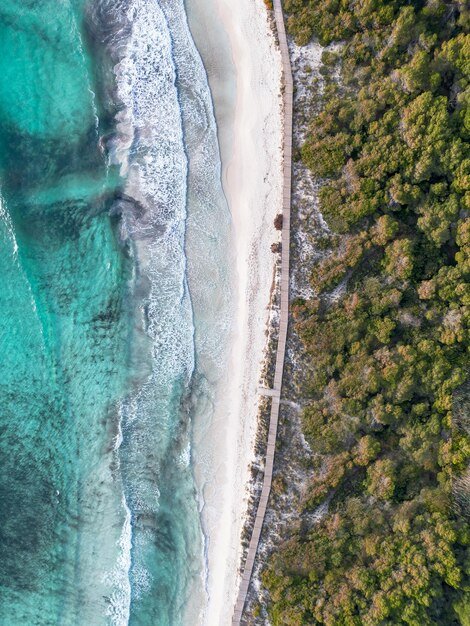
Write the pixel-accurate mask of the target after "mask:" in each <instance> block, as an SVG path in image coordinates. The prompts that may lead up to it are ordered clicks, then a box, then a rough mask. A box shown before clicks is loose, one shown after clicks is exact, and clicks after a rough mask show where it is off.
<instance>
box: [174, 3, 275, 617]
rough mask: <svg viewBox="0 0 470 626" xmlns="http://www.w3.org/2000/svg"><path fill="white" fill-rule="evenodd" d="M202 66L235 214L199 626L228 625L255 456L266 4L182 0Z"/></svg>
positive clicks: (270, 122)
mask: <svg viewBox="0 0 470 626" xmlns="http://www.w3.org/2000/svg"><path fill="white" fill-rule="evenodd" d="M186 4H187V11H188V18H189V24H190V27H191V31H192V34H193V37H194V40H195V42H196V45H197V47H198V49H199V52H200V54H201V56H202V59H203V62H204V65H205V67H206V70H207V73H208V77H209V83H210V87H211V92H212V96H213V101H214V109H215V115H216V119H217V125H218V134H219V143H220V148H221V157H222V182H223V187H224V191H225V194H226V197H227V200H228V204H229V207H230V211H231V215H232V251H233V253H234V255H233V259H234V264H235V266H236V267H235V268H234V270H235V271H234V283H235V284H234V294H235V303H234V308H235V310H234V327H233V334H232V338H231V344H230V353H229V364H228V367H227V375H226V377H225V379H224V381H223V385H221V387H220V389H219V391H218V394H217V398H216V402H215V416H214V420H213V422H212V424H211V426H210V427H209V429H206V430H205V431H204V435H203V440H202V435H201V437H200V438H199V440H198V437H197V433H196V437H195V442H194V447H195V457H196V459H197V458H199V459H200V460H201V461H200V462H198V461H197V460H196V463H195V474H196V481H197V482H198V484H199V485H200V488H201V492H202V493H201V496H202V501H203V510H202V521H203V530H204V534H205V536H206V556H207V579H206V583H205V584H206V593H207V598H206V599H205V602H204V605H205V607H204V611H203V616H202V617H201V619H200V621H201V623H203V624H205V625H207V626H225V625H229V624H230V623H231V618H232V613H233V607H234V603H235V599H236V593H237V586H238V568H239V565H240V563H239V561H240V555H241V545H240V532H241V529H242V524H243V519H244V516H245V514H246V507H247V487H248V483H249V471H248V468H249V464H250V462H251V461H252V459H253V456H254V438H255V433H256V422H257V413H258V401H259V396H258V393H257V391H258V381H259V375H260V370H261V364H262V360H263V353H264V348H265V344H266V334H265V331H266V325H267V322H268V318H269V308H268V305H269V301H270V290H271V285H272V280H273V268H274V260H275V259H274V255H273V254H272V252H271V250H270V247H271V244H272V243H273V242H274V241H278V240H279V236H278V233H277V232H276V231H275V229H274V226H273V220H274V217H275V215H276V214H277V213H279V212H281V209H282V155H281V144H282V111H281V96H280V84H281V57H280V53H279V51H278V49H277V48H276V45H275V41H274V37H273V35H272V33H271V30H270V25H269V22H268V17H267V12H266V8H265V6H264V2H263V0H235V1H234V0H186Z"/></svg>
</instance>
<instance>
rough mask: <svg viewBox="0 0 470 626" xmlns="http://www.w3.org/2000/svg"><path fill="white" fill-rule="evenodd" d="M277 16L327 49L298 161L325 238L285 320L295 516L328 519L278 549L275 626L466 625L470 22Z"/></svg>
mask: <svg viewBox="0 0 470 626" xmlns="http://www.w3.org/2000/svg"><path fill="white" fill-rule="evenodd" d="M284 8H285V10H286V11H287V14H288V28H289V31H290V33H291V35H293V36H294V38H295V40H296V42H297V43H298V44H300V45H303V44H306V43H307V42H309V41H310V40H311V38H312V37H316V38H317V39H318V41H319V42H320V43H321V44H322V45H324V46H327V45H328V44H330V43H332V42H339V43H340V45H339V46H335V48H334V50H335V51H334V52H332V51H331V50H330V51H327V50H325V52H324V53H323V70H322V71H323V77H324V89H323V91H322V93H321V96H320V97H321V101H320V102H319V103H318V109H319V113H318V114H315V115H314V116H313V118H312V120H311V123H310V126H309V132H308V133H307V137H306V139H305V141H304V143H303V145H301V146H299V147H298V150H297V152H296V155H295V158H297V159H301V160H302V161H303V162H304V163H305V164H306V165H307V166H308V167H309V168H310V170H311V172H312V175H313V176H315V177H316V178H317V179H318V180H321V188H320V197H319V200H320V208H321V212H322V214H323V216H324V218H325V220H326V222H327V224H328V230H327V234H326V235H325V236H324V237H323V238H322V240H321V241H320V242H318V243H319V244H321V247H322V248H323V251H324V254H323V255H322V258H321V259H320V260H318V261H317V262H315V264H313V265H312V267H311V268H309V269H310V271H311V274H310V276H311V279H310V282H311V287H312V288H313V292H314V294H315V295H314V296H313V297H311V298H304V299H302V298H297V299H296V300H295V301H294V302H293V304H292V317H293V320H294V326H295V332H296V333H297V334H298V336H300V338H301V340H302V346H303V347H302V351H303V354H302V359H303V360H304V361H305V362H306V363H307V364H308V367H306V368H305V372H308V374H304V375H303V376H302V380H301V384H302V395H303V398H304V399H306V402H305V405H304V408H303V413H302V427H303V431H304V435H305V438H306V440H307V442H308V444H309V446H310V449H311V455H310V461H309V466H308V468H307V471H308V476H309V481H308V488H307V490H306V495H305V497H304V500H303V502H302V510H301V511H300V512H299V519H300V518H303V519H308V516H307V517H305V515H304V514H305V513H315V512H316V511H318V510H319V507H322V510H324V512H323V514H322V515H317V516H315V515H312V516H311V519H314V520H315V521H314V522H312V523H311V524H306V523H303V524H298V525H294V526H293V529H292V532H291V534H290V536H288V537H286V538H285V541H284V542H283V543H282V544H281V545H280V546H278V547H277V549H276V550H275V551H274V552H273V554H272V556H271V558H270V560H269V562H268V564H267V566H266V568H265V570H264V573H263V576H262V581H263V584H264V586H265V588H266V589H267V590H268V592H269V598H270V602H269V607H268V610H269V615H270V620H271V622H272V623H273V624H274V625H281V624H282V625H283V626H297V625H303V624H326V625H329V626H336V625H348V626H350V625H351V626H353V625H354V626H355V625H357V626H363V625H364V626H367V625H371V626H372V625H379V624H380V625H382V624H383V625H397V624H409V625H416V626H418V625H420V626H425V625H438V624H439V625H444V624H445V625H451V624H456V625H458V624H462V625H466V624H467V625H468V624H470V596H469V590H470V585H469V578H468V568H469V551H468V544H469V540H470V526H469V523H468V521H469V514H470V505H469V490H468V486H469V483H470V478H469V473H468V467H469V456H470V440H469V431H470V416H469V413H468V406H466V404H467V402H466V398H468V391H469V385H468V376H469V372H468V369H469V368H468V365H469V347H470V337H469V321H470V319H469V318H470V284H469V274H470V219H469V210H470V145H469V138H470V106H469V105H470V34H469V27H470V11H469V9H468V8H467V6H466V4H465V3H464V2H458V1H454V2H451V1H443V0H429V1H428V2H403V1H401V0H392V1H385V0H364V1H362V2H351V1H348V0H286V1H285V3H284ZM281 444H282V442H281ZM284 483H285V488H286V489H289V481H288V477H286V480H284ZM325 503H327V505H328V506H327V507H325Z"/></svg>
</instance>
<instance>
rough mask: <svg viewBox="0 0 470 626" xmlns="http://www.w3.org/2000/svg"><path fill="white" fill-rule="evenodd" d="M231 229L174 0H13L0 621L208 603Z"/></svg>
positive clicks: (196, 73) (108, 616)
mask: <svg viewBox="0 0 470 626" xmlns="http://www.w3.org/2000/svg"><path fill="white" fill-rule="evenodd" d="M228 234H229V216H228V210H227V207H226V204H225V200H224V197H223V194H222V190H221V186H220V160H219V154H218V146H217V136H216V128H215V122H214V116H213V111H212V103H211V99H210V93H209V90H208V86H207V80H206V76H205V72H204V69H203V67H202V64H201V61H200V58H199V55H198V54H197V51H196V49H195V48H194V45H193V43H192V40H191V37H190V33H189V30H188V27H187V23H186V16H185V13H184V6H183V2H182V0H159V1H158V2H157V0H125V1H124V0H3V1H2V3H1V6H0V277H1V281H2V284H1V289H0V463H1V465H0V551H1V553H0V625H5V626H29V625H31V626H33V625H35V626H36V625H38V626H42V625H56V624H63V625H69V624H70V625H75V624H76V625H82V624H83V625H90V626H94V625H95V624H96V625H101V624H103V625H104V624H113V625H126V624H132V625H136V626H140V625H142V626H147V625H149V626H151V625H152V626H153V625H155V626H159V625H162V626H166V625H168V626H170V625H172V626H173V625H175V626H177V625H179V624H184V623H191V625H192V624H194V623H195V622H194V621H193V622H191V621H189V622H188V618H187V617H186V618H185V609H186V607H187V605H188V601H189V600H190V595H191V594H192V593H196V590H198V589H202V588H203V584H204V580H203V579H204V557H203V554H204V538H203V536H202V533H201V525H200V518H199V514H200V508H201V503H200V502H198V499H197V496H196V490H195V485H194V480H193V470H192V461H193V459H192V452H191V429H192V427H193V424H194V421H195V420H197V419H201V420H206V421H207V420H208V419H210V415H209V413H210V410H209V408H210V404H211V398H212V393H213V391H212V386H213V385H214V384H215V382H214V381H215V380H216V379H217V363H218V362H219V357H220V358H222V356H221V355H222V353H223V345H224V340H225V337H226V332H227V323H226V321H225V320H226V318H225V317H224V316H225V313H226V310H227V307H228V302H229V298H230V293H229V277H228V272H227V271H226V269H224V268H225V265H226V263H227V260H226V249H227V240H228ZM224 264H225V265H224Z"/></svg>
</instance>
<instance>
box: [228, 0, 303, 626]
mask: <svg viewBox="0 0 470 626" xmlns="http://www.w3.org/2000/svg"><path fill="white" fill-rule="evenodd" d="M268 8H271V7H268ZM272 8H273V9H274V16H275V23H276V29H277V34H278V41H279V48H280V51H281V57H282V69H283V85H282V95H283V117H284V127H283V145H282V148H283V197H282V231H281V242H282V243H281V273H280V300H281V304H280V311H279V337H278V343H277V350H276V362H275V370H274V382H273V387H272V389H270V390H266V391H265V394H266V395H269V396H270V397H271V413H270V420H269V432H268V442H267V449H266V463H265V468H264V477H263V486H262V490H261V496H260V499H259V502H258V507H257V510H256V516H255V519H254V524H253V530H252V535H251V539H250V544H249V547H248V552H247V556H246V560H245V563H244V566H243V569H242V575H241V581H240V586H239V590H238V596H237V600H236V603H235V609H234V613H233V619H232V624H233V626H235V625H239V624H240V621H241V618H242V614H243V608H244V605H245V601H246V597H247V593H248V588H249V585H250V580H251V576H252V573H253V567H254V563H255V558H256V552H257V550H258V544H259V540H260V536H261V530H262V527H263V522H264V517H265V514H266V507H267V504H268V499H269V494H270V491H271V483H272V475H273V465H274V453H275V448H276V437H277V425H278V420H279V406H280V398H281V388H282V377H283V371H284V360H285V352H286V340H287V326H288V319H289V263H290V259H289V253H290V250H289V248H290V211H291V187H292V115H293V78H292V70H291V65H290V57H289V49H288V45H287V36H286V30H285V25H284V15H283V11H282V4H281V0H273V7H272Z"/></svg>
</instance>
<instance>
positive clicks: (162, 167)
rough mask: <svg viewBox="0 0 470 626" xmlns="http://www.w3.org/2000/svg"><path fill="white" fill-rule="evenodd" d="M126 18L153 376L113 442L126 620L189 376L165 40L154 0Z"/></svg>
mask: <svg viewBox="0 0 470 626" xmlns="http://www.w3.org/2000/svg"><path fill="white" fill-rule="evenodd" d="M127 19H128V20H129V22H131V24H132V28H131V31H130V36H129V38H128V40H127V41H126V50H125V55H124V56H123V58H122V60H121V61H120V62H119V64H118V65H117V67H116V77H117V83H118V84H117V87H118V97H119V99H120V100H121V102H122V103H123V105H124V109H123V111H121V112H120V114H119V120H118V131H119V134H120V139H121V141H120V142H119V143H117V144H116V145H115V146H114V158H115V159H119V161H120V163H121V173H123V174H124V173H125V174H126V175H127V186H126V193H127V194H128V196H130V197H132V198H134V199H135V200H136V201H137V202H138V203H139V205H140V206H141V207H142V210H141V211H135V210H134V209H133V208H127V209H126V208H125V209H124V211H123V215H122V236H123V238H124V239H126V240H127V241H128V242H129V243H130V245H131V246H132V249H133V252H134V258H135V260H136V263H137V275H136V281H137V282H141V283H145V284H147V285H149V293H148V297H147V298H146V301H145V303H144V307H143V310H142V317H143V318H144V327H145V332H146V335H147V336H148V337H149V338H150V339H151V341H152V348H151V352H152V371H151V374H150V376H149V377H148V379H147V380H146V382H145V383H144V384H143V385H142V386H141V388H140V389H139V390H138V391H137V392H136V393H135V394H134V395H133V396H132V397H131V398H129V399H128V400H127V401H126V403H125V404H124V406H123V416H122V424H121V428H122V429H124V431H125V432H127V439H126V436H125V435H124V436H123V435H122V434H121V435H119V437H118V443H119V446H120V453H121V456H122V459H124V462H122V459H121V467H122V469H123V477H124V483H125V491H126V494H127V504H128V506H129V510H130V517H129V532H128V533H127V531H126V533H124V530H123V535H124V534H125V536H126V542H127V543H126V546H127V547H126V550H128V552H129V554H130V548H129V546H130V545H131V543H132V547H133V550H134V553H133V565H132V566H130V565H128V561H127V560H126V559H124V560H123V559H122V558H120V561H119V562H118V564H117V566H116V567H117V568H119V567H121V570H122V573H125V576H126V578H127V581H128V584H127V586H126V585H124V584H123V582H122V580H123V577H121V578H120V579H119V580H116V589H117V591H116V593H115V595H114V604H113V605H112V610H113V612H114V614H115V615H119V616H123V615H124V616H125V615H126V614H127V615H128V609H126V607H128V606H129V604H130V594H131V592H132V595H133V598H134V599H135V600H139V598H142V596H143V595H144V594H146V593H148V591H149V589H150V588H151V584H152V573H151V572H150V571H148V569H147V568H146V567H145V565H144V563H143V562H141V561H142V559H143V557H141V555H145V551H146V550H147V549H152V545H153V540H154V537H153V536H152V533H151V531H149V530H148V529H146V528H144V529H142V528H140V529H139V528H135V527H134V528H131V521H132V519H133V518H134V516H135V517H136V518H138V517H139V515H145V514H149V513H155V512H156V511H158V507H159V500H160V491H159V486H158V482H159V476H160V471H161V468H160V464H161V462H162V460H163V459H164V457H165V455H167V454H168V450H169V449H170V446H171V445H172V444H173V437H174V433H175V423H176V424H178V421H179V415H178V406H177V403H176V405H175V400H174V398H173V397H172V394H173V393H174V389H175V385H176V386H177V387H178V388H180V389H181V391H184V387H185V386H188V385H189V381H190V377H191V375H192V372H193V368H194V343H193V334H194V329H193V320H192V308H191V302H190V297H189V292H188V286H187V278H186V258H185V249H184V246H185V230H186V223H185V222H186V217H187V214H186V194H187V172H188V164H187V158H186V154H185V150H184V144H183V131H182V121H181V113H180V103H179V100H178V93H177V88H176V84H175V82H176V73H175V67H174V63H173V59H172V41H171V36H170V32H169V30H168V25H167V22H166V18H165V15H164V13H163V12H162V10H161V8H160V6H159V4H158V3H157V2H155V0H131V2H129V5H128V8H127ZM138 358H139V357H138V355H136V360H137V359H138ZM175 411H176V414H175ZM186 445H187V444H186ZM183 449H184V446H183ZM133 461H135V462H133ZM126 520H127V518H126ZM126 523H127V521H126ZM131 532H132V535H133V536H131ZM129 581H131V582H129ZM175 592H177V589H175ZM126 611H127V613H126Z"/></svg>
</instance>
